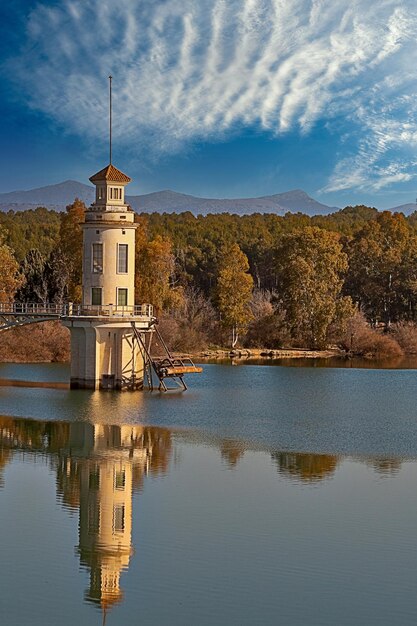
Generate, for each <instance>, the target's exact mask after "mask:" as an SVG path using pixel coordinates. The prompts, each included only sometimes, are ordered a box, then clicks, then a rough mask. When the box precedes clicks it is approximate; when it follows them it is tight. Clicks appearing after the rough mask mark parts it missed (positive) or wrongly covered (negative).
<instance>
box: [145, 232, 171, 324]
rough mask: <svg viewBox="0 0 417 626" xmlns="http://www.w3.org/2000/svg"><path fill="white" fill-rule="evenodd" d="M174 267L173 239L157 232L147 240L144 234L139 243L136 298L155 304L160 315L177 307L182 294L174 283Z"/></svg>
mask: <svg viewBox="0 0 417 626" xmlns="http://www.w3.org/2000/svg"><path fill="white" fill-rule="evenodd" d="M174 266H175V259H174V255H173V253H172V244H171V241H170V240H169V239H166V238H163V237H161V236H160V235H157V236H156V237H155V238H154V239H152V240H151V241H147V240H146V238H145V237H143V236H140V238H139V240H138V241H137V245H136V276H135V301H136V302H137V303H138V304H142V303H149V304H152V305H153V306H154V308H155V311H156V313H157V314H160V313H161V312H162V311H163V310H166V309H169V308H170V307H171V306H175V305H176V300H177V298H178V296H179V295H180V294H179V291H178V290H177V289H174V288H173V285H172V277H173V274H174Z"/></svg>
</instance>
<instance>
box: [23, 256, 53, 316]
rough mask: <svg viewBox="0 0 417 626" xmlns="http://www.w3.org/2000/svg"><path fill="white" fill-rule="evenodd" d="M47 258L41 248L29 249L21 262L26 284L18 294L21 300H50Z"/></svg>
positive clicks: (43, 301)
mask: <svg viewBox="0 0 417 626" xmlns="http://www.w3.org/2000/svg"><path fill="white" fill-rule="evenodd" d="M45 267H46V259H45V257H44V256H43V254H42V253H41V252H39V250H29V252H28V253H27V255H26V256H25V258H24V259H23V261H22V262H21V263H20V273H21V275H22V276H23V277H24V284H23V286H22V287H21V288H20V289H19V291H18V292H17V294H16V298H17V300H19V302H38V303H41V304H46V303H47V302H48V282H47V279H46V275H45Z"/></svg>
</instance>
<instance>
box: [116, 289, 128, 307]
mask: <svg viewBox="0 0 417 626" xmlns="http://www.w3.org/2000/svg"><path fill="white" fill-rule="evenodd" d="M117 306H127V289H118V290H117Z"/></svg>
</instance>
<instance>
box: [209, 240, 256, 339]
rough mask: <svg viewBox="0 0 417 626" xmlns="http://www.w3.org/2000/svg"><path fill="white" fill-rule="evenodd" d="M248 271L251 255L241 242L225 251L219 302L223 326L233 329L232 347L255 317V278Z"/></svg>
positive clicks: (222, 257)
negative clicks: (246, 253)
mask: <svg viewBox="0 0 417 626" xmlns="http://www.w3.org/2000/svg"><path fill="white" fill-rule="evenodd" d="M248 270H249V262H248V258H247V256H246V255H245V254H244V253H243V252H242V250H241V249H240V247H239V246H238V244H237V243H235V244H233V245H232V246H230V247H229V248H225V249H224V250H223V252H222V255H221V258H220V263H219V275H218V279H217V305H218V309H219V311H220V315H221V321H222V324H223V326H224V327H226V328H229V329H230V330H231V332H232V348H234V347H235V346H236V344H237V341H238V338H239V333H240V332H241V331H242V329H243V328H245V327H246V326H247V324H248V323H249V322H250V320H251V317H252V314H251V310H250V301H251V297H252V291H253V278H252V276H251V275H250V274H249V273H248Z"/></svg>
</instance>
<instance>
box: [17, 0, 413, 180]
mask: <svg viewBox="0 0 417 626" xmlns="http://www.w3.org/2000/svg"><path fill="white" fill-rule="evenodd" d="M416 26H417V15H416V14H415V13H414V12H413V11H412V7H411V1H410V3H409V5H407V3H404V2H399V1H398V0H381V1H380V2H378V3H375V2H373V0H352V1H351V2H350V3H347V2H346V1H345V0H332V1H331V2H330V1H325V0H308V1H307V0H245V1H242V0H199V1H198V2H197V1H196V0H161V1H160V2H155V1H153V0H118V1H117V3H116V2H114V0H63V1H62V2H61V3H60V4H59V5H55V6H48V5H46V4H43V5H42V4H41V5H38V6H37V8H36V9H35V10H34V11H33V12H32V14H31V15H30V19H29V23H28V28H27V33H26V40H25V44H24V46H23V47H22V50H21V51H20V52H19V54H18V55H17V56H15V57H14V58H13V59H11V60H9V62H8V64H7V66H6V71H7V72H9V75H12V76H13V79H14V80H15V81H16V82H17V83H18V85H19V88H20V89H22V88H23V89H24V90H25V92H26V96H27V101H28V103H29V105H30V106H31V107H33V108H35V109H39V110H41V111H43V112H44V113H46V114H47V115H48V116H50V117H51V118H52V119H53V120H55V121H56V122H57V123H58V124H59V125H60V126H61V127H63V128H67V129H70V130H71V131H72V132H75V133H78V134H80V135H82V136H84V137H86V138H87V139H88V140H90V141H91V142H94V141H97V139H98V138H99V139H98V141H99V143H100V132H101V133H103V141H105V138H106V134H105V133H106V119H107V92H106V79H107V76H108V74H109V73H110V72H111V73H112V74H113V75H114V76H115V83H114V84H115V88H116V90H117V100H116V103H115V109H116V116H115V128H114V133H115V137H116V138H117V141H118V144H119V145H120V146H124V147H126V149H131V147H132V146H134V147H135V150H136V152H137V154H153V155H154V156H158V155H160V154H175V153H176V152H177V151H179V150H182V149H184V147H185V148H186V147H187V146H188V145H190V144H192V143H194V142H198V141H201V140H217V139H222V138H224V137H225V136H228V135H229V134H233V133H235V132H238V131H239V129H241V128H242V127H246V126H250V127H255V128H259V129H263V130H266V131H269V132H270V133H271V134H276V135H280V134H281V133H285V132H288V131H290V130H294V129H298V130H299V132H301V133H308V132H309V131H310V129H311V128H312V127H313V126H314V125H315V124H316V123H317V121H318V120H321V121H323V120H324V121H326V122H327V123H328V124H329V128H330V129H331V131H333V132H337V129H338V128H340V129H342V130H341V132H342V133H346V129H347V128H348V127H350V128H352V129H354V131H355V134H356V137H357V140H356V142H355V143H354V145H352V140H351V139H350V141H349V146H350V147H349V150H350V153H349V154H348V155H342V156H341V158H340V159H339V161H338V163H337V165H336V167H335V170H334V172H333V174H332V175H331V177H330V180H329V181H328V184H327V186H326V187H325V188H324V189H323V191H338V190H342V189H349V188H353V187H355V188H360V189H364V188H373V189H375V190H378V189H381V188H383V187H384V186H386V185H391V184H392V183H395V182H399V181H406V180H410V178H411V177H413V176H414V173H413V171H412V169H413V165H414V159H412V158H411V156H409V157H408V160H407V161H404V160H403V157H404V154H400V153H401V151H403V152H404V151H405V153H408V152H409V153H410V154H411V150H412V149H413V148H415V146H416V143H417V124H416V123H415V122H414V120H415V119H416V113H417V111H416V108H417V107H416V104H415V102H416V101H417V98H416V97H415V95H416V94H415V87H414V85H415V81H416V79H417V48H416V44H415V41H414V33H415V32H416ZM388 161H389V162H388Z"/></svg>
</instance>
